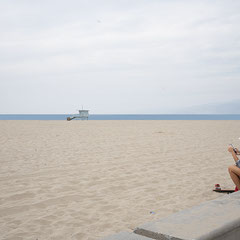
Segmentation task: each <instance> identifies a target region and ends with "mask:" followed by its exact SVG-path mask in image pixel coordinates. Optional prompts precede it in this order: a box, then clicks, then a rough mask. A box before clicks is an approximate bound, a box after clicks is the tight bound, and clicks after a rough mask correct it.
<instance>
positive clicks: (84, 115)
mask: <svg viewBox="0 0 240 240" xmlns="http://www.w3.org/2000/svg"><path fill="white" fill-rule="evenodd" d="M78 111H79V114H78V115H74V116H72V117H68V118H67V120H68V121H71V120H73V119H75V118H80V119H81V120H88V116H89V114H88V112H89V110H83V109H82V110H78Z"/></svg>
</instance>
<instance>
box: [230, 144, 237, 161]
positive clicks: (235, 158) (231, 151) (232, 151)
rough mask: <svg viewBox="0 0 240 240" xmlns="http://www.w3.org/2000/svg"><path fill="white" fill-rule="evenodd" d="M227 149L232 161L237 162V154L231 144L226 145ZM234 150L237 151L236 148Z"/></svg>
mask: <svg viewBox="0 0 240 240" xmlns="http://www.w3.org/2000/svg"><path fill="white" fill-rule="evenodd" d="M228 151H229V152H230V153H231V154H232V156H233V159H234V161H235V162H237V161H238V157H237V154H236V153H235V152H234V150H233V147H232V146H229V147H228ZM236 151H238V149H237V150H236Z"/></svg>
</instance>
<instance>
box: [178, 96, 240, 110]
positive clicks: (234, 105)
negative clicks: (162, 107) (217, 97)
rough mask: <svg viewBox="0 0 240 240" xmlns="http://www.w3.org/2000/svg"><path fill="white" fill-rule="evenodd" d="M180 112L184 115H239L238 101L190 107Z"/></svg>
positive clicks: (239, 105)
mask: <svg viewBox="0 0 240 240" xmlns="http://www.w3.org/2000/svg"><path fill="white" fill-rule="evenodd" d="M181 112H182V113H186V114H240V99H238V100H234V101H231V102H225V103H211V104H204V105H199V106H192V107H189V108H185V109H183V110H182V111H181Z"/></svg>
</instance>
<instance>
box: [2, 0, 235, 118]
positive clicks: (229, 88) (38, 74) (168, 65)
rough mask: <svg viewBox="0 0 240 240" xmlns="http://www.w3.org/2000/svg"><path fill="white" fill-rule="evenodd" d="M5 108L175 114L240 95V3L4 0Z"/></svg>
mask: <svg viewBox="0 0 240 240" xmlns="http://www.w3.org/2000/svg"><path fill="white" fill-rule="evenodd" d="M0 28H1V31H0V34H1V37H0V113H2V114H6V113H75V112H76V110H77V109H79V108H80V109H81V108H82V106H83V107H84V108H86V109H90V113H92V114H94V113H95V114H97V113H110V114H111V113H156V114H157V113H159V114H161V113H175V112H178V113H179V112H181V111H182V112H184V109H187V108H189V107H190V108H191V107H192V106H195V105H196V106H199V105H204V106H206V105H208V104H215V103H224V104H225V103H226V102H231V101H235V100H238V99H240V97H239V94H240V31H239V30H240V1H239V0H208V1H206V0H201V1H197V0H118V1H116V0H111V1H110V0H109V1H107V0H102V1H99V0H68V1H66V0H65V1H62V0H41V1H33V0H11V1H9V0H0Z"/></svg>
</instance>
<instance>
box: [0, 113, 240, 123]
mask: <svg viewBox="0 0 240 240" xmlns="http://www.w3.org/2000/svg"><path fill="white" fill-rule="evenodd" d="M70 116H75V115H71V114H0V120H66V119H67V117H70ZM88 119H89V120H240V114H90V115H89V118H88ZM76 120H78V119H74V120H72V121H76Z"/></svg>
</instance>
